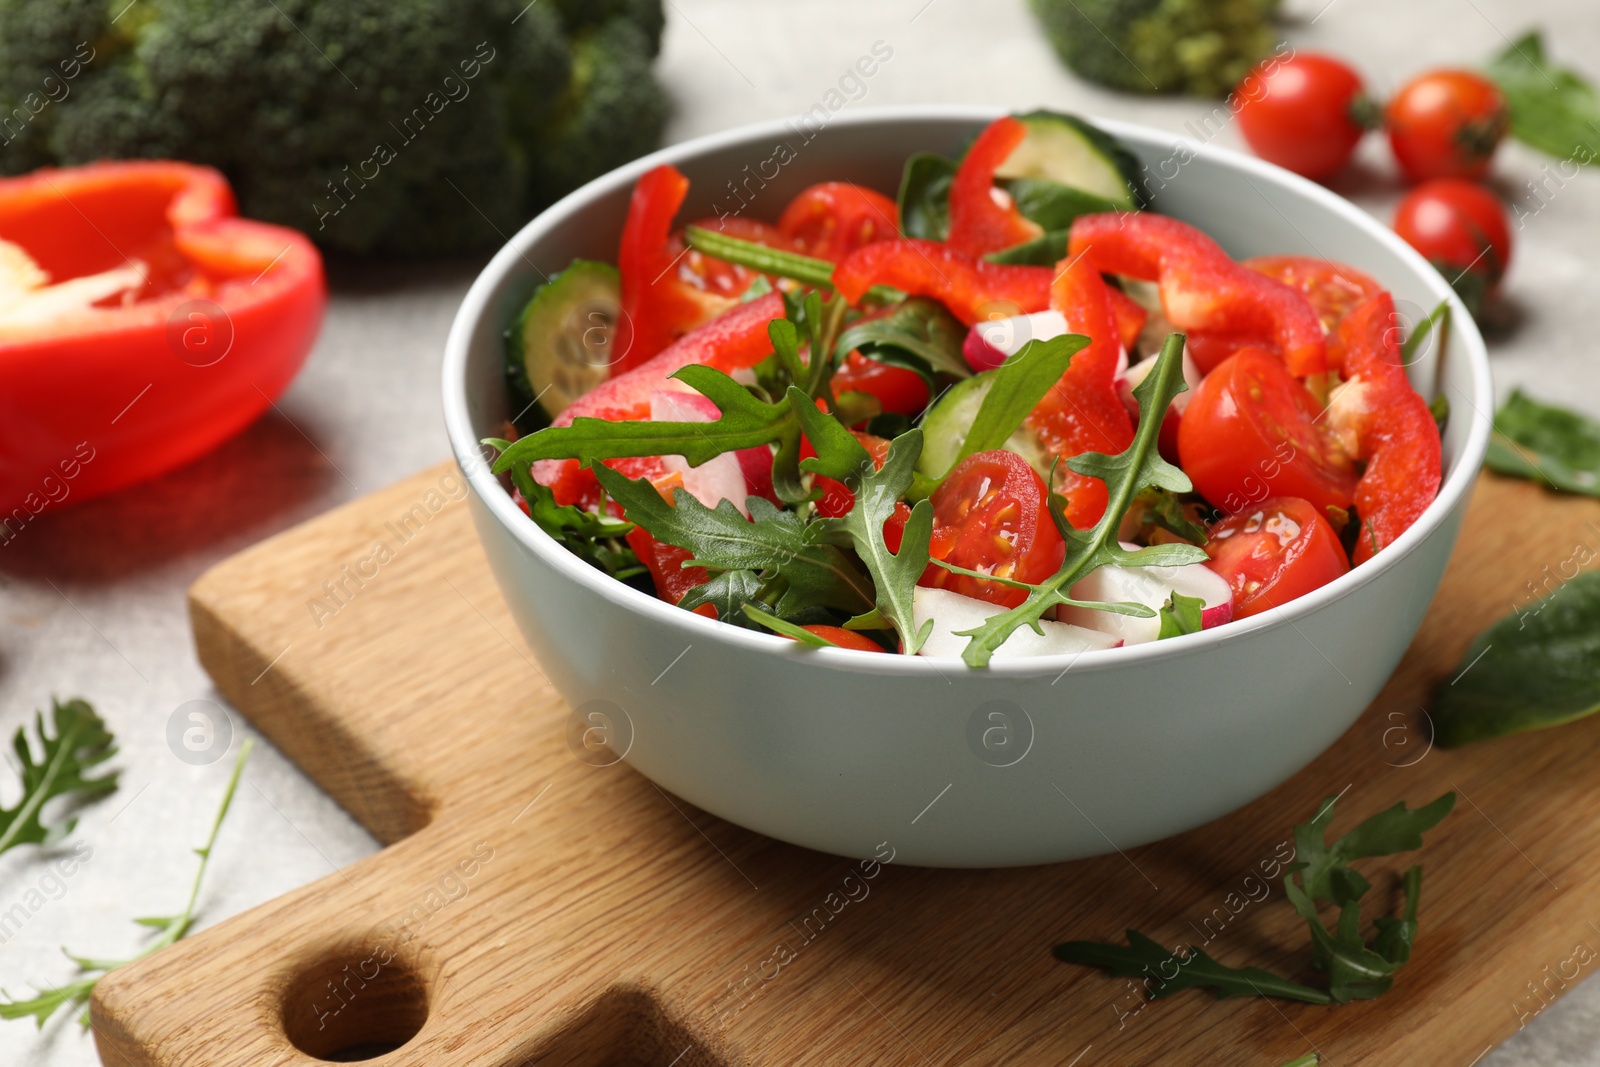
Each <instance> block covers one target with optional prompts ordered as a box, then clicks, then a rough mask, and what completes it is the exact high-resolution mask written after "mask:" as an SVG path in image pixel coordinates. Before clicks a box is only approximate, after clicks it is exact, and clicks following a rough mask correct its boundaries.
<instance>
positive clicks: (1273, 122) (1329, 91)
mask: <svg viewBox="0 0 1600 1067" xmlns="http://www.w3.org/2000/svg"><path fill="white" fill-rule="evenodd" d="M1365 94H1366V90H1365V88H1364V87H1363V86H1362V84H1361V76H1360V75H1359V74H1357V73H1356V72H1355V71H1354V70H1351V69H1350V67H1349V66H1348V65H1347V64H1345V63H1342V62H1340V61H1339V60H1337V59H1334V58H1333V57H1332V56H1326V55H1320V54H1317V53H1314V52H1298V53H1295V54H1294V55H1291V56H1288V57H1286V58H1284V57H1279V56H1271V57H1268V58H1267V59H1265V60H1263V61H1262V62H1261V63H1260V64H1259V65H1258V66H1257V67H1256V68H1255V69H1254V70H1252V71H1251V72H1250V73H1249V74H1247V75H1245V77H1244V80H1242V81H1241V82H1240V83H1239V86H1238V88H1237V89H1235V90H1234V99H1235V100H1236V101H1238V103H1237V105H1236V106H1237V108H1238V116H1239V131H1240V132H1241V133H1243V134H1244V139H1245V140H1246V141H1247V142H1249V144H1250V147H1251V148H1252V149H1254V150H1255V153H1256V155H1258V156H1260V157H1261V158H1262V159H1265V160H1266V161H1267V162H1269V163H1276V164H1277V165H1278V166H1280V167H1284V168H1286V169H1288V170H1292V171H1294V172H1295V173H1296V174H1301V175H1304V176H1305V177H1307V178H1313V179H1317V180H1319V181H1320V180H1321V179H1324V178H1329V177H1332V176H1333V175H1334V174H1336V173H1338V172H1339V171H1340V170H1342V169H1343V168H1344V166H1345V164H1346V163H1348V162H1349V161H1350V156H1351V153H1353V152H1354V151H1355V147H1356V145H1357V144H1358V143H1360V141H1361V137H1362V135H1363V134H1365V133H1366V128H1365V127H1364V126H1363V125H1362V124H1361V123H1360V122H1359V121H1357V114H1358V112H1359V110H1360V108H1361V104H1362V100H1363V99H1364V97H1365Z"/></svg>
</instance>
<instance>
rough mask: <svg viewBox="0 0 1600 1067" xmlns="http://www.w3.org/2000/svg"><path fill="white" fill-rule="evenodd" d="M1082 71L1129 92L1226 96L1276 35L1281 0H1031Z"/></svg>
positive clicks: (1063, 51) (1075, 68) (1063, 54)
mask: <svg viewBox="0 0 1600 1067" xmlns="http://www.w3.org/2000/svg"><path fill="white" fill-rule="evenodd" d="M1029 2H1030V4H1031V6H1032V7H1033V11H1034V14H1035V15H1037V16H1038V18H1039V21H1040V23H1041V24H1042V25H1043V26H1044V30H1045V35H1046V36H1047V37H1048V38H1049V39H1050V43H1051V44H1052V45H1054V46H1055V49H1056V51H1057V52H1059V53H1060V54H1061V58H1062V59H1064V60H1065V61H1066V63H1067V66H1069V67H1071V68H1072V69H1073V71H1074V72H1076V73H1077V74H1078V75H1079V76H1081V77H1084V78H1087V79H1089V80H1090V81H1093V82H1099V83H1100V84H1101V85H1108V86H1110V87H1111V88H1113V89H1121V90H1124V91H1126V92H1134V93H1192V94H1195V95H1199V96H1223V95H1225V94H1227V93H1228V92H1229V91H1230V90H1232V89H1233V87H1234V86H1235V85H1237V84H1239V80H1240V79H1241V78H1243V77H1244V76H1245V74H1247V73H1248V72H1249V70H1250V68H1251V67H1252V66H1253V65H1254V64H1255V63H1256V61H1257V60H1259V59H1261V58H1262V57H1263V56H1265V55H1266V54H1267V53H1268V52H1269V51H1271V49H1272V47H1273V45H1274V44H1275V43H1276V40H1277V35H1276V33H1275V32H1274V31H1273V28H1272V27H1271V26H1270V25H1269V24H1268V21H1267V20H1268V18H1269V16H1271V15H1272V14H1273V12H1274V11H1275V10H1276V9H1277V6H1278V0H1029Z"/></svg>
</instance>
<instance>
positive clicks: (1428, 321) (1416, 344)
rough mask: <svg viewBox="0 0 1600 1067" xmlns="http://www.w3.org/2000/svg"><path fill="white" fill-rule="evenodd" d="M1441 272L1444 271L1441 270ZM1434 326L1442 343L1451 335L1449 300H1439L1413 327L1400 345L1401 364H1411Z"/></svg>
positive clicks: (1405, 365)
mask: <svg viewBox="0 0 1600 1067" xmlns="http://www.w3.org/2000/svg"><path fill="white" fill-rule="evenodd" d="M1440 273H1443V272H1442V271H1441V272H1440ZM1445 277H1449V275H1448V274H1446V275H1445ZM1434 327H1438V329H1439V337H1440V338H1441V344H1442V343H1443V339H1446V338H1448V337H1449V336H1450V304H1449V302H1448V301H1444V300H1441V301H1439V303H1438V305H1437V306H1436V307H1435V308H1434V309H1433V310H1432V311H1430V312H1428V317H1427V318H1425V319H1423V320H1422V321H1421V322H1419V323H1417V324H1416V326H1414V327H1412V329H1411V333H1410V334H1408V335H1407V336H1406V339H1405V343H1404V344H1402V345H1401V346H1400V365H1401V366H1402V367H1409V366H1411V363H1412V361H1413V360H1414V359H1415V358H1416V355H1417V349H1419V348H1421V347H1422V343H1423V342H1424V341H1426V340H1427V339H1428V337H1429V336H1430V335H1431V334H1432V333H1433V330H1434ZM1441 355H1442V353H1441ZM1440 395H1441V396H1442V395H1443V394H1442V393H1441V394H1440Z"/></svg>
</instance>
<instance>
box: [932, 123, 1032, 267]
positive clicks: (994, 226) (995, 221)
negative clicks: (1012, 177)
mask: <svg viewBox="0 0 1600 1067" xmlns="http://www.w3.org/2000/svg"><path fill="white" fill-rule="evenodd" d="M1027 136H1028V127H1027V126H1026V125H1024V124H1023V123H1022V122H1021V121H1019V120H1017V119H1015V118H1012V117H1011V116H1010V115H1006V116H1003V117H1001V118H998V119H995V120H994V121H993V122H991V123H990V124H989V125H988V126H986V127H984V129H983V132H982V133H980V134H978V137H977V139H976V140H974V141H973V142H972V146H971V147H970V148H968V149H967V154H966V155H965V156H963V157H962V159H961V166H960V167H959V168H958V169H957V170H956V175H955V178H954V180H952V181H951V183H950V243H951V244H952V245H954V246H955V247H957V248H959V249H961V250H962V251H963V252H971V253H972V254H973V255H975V256H981V255H985V254H987V253H989V252H998V251H1000V249H1002V248H1010V247H1011V246H1012V245H1017V244H1021V243H1022V242H1024V241H1031V240H1033V239H1034V238H1035V237H1038V236H1040V235H1042V234H1043V233H1044V229H1043V228H1042V227H1041V226H1040V225H1039V224H1038V223H1036V222H1034V221H1032V220H1031V219H1028V218H1026V217H1025V216H1024V215H1023V214H1022V212H1020V211H1018V210H1017V206H1016V204H1015V203H1013V202H1012V200H1011V197H1010V196H1008V195H1007V194H1006V192H1005V190H1003V189H1000V188H998V187H996V185H995V184H994V172H995V171H997V170H999V169H1000V167H1001V166H1002V165H1003V164H1004V163H1005V161H1006V159H1007V158H1008V157H1010V155H1011V153H1012V152H1013V151H1015V150H1016V147H1017V146H1018V145H1020V144H1021V143H1022V142H1023V140H1024V139H1025V138H1026V137H1027Z"/></svg>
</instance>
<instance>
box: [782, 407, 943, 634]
mask: <svg viewBox="0 0 1600 1067" xmlns="http://www.w3.org/2000/svg"><path fill="white" fill-rule="evenodd" d="M789 401H790V403H791V404H793V405H794V408H795V411H796V414H798V415H799V417H800V423H801V425H802V426H803V427H804V428H805V434H806V438H807V440H809V441H810V442H811V447H812V448H814V449H816V452H817V454H816V456H815V457H813V458H811V459H807V460H805V461H804V462H803V463H801V464H800V466H801V467H802V468H803V469H805V470H807V471H810V472H811V473H813V474H823V475H826V476H827V477H829V478H833V479H834V480H836V481H839V482H843V483H844V485H845V487H846V488H847V489H849V490H850V491H851V492H852V493H854V494H855V500H856V502H855V506H854V507H853V508H851V509H850V511H849V512H847V513H846V514H844V515H842V516H840V517H838V518H832V519H819V520H818V521H817V522H816V523H815V524H813V525H816V526H820V527H821V528H822V530H823V533H824V536H826V537H828V538H829V539H830V540H832V541H834V542H836V543H844V544H849V545H850V546H851V547H853V548H854V549H855V552H856V556H857V557H859V558H860V560H861V562H862V563H863V564H865V565H866V568H867V572H868V573H869V574H871V575H872V581H873V586H874V588H875V590H876V597H875V599H874V610H873V611H871V612H870V613H864V614H866V615H870V618H865V617H861V616H858V617H857V618H855V619H852V620H851V624H852V625H855V626H857V627H861V628H868V629H877V628H882V627H893V628H894V629H895V631H896V632H897V633H899V635H900V639H901V646H902V648H903V650H904V651H905V653H906V655H916V653H917V651H918V650H919V649H921V648H922V642H923V641H924V640H925V639H926V638H927V636H928V631H929V630H931V629H932V628H933V620H931V619H930V620H928V622H927V623H926V624H925V625H924V626H923V627H922V629H921V630H920V631H919V630H918V629H917V628H916V623H915V615H914V614H913V612H912V596H913V594H914V593H915V591H916V586H917V579H918V578H920V577H921V576H922V572H923V571H924V570H925V569H927V566H928V539H929V537H930V536H931V535H932V533H933V505H932V504H930V503H928V502H927V501H926V500H920V501H918V502H917V505H916V507H914V508H912V509H911V517H910V518H909V519H908V520H907V521H906V524H905V530H904V532H903V533H902V535H901V540H900V549H899V551H898V552H894V551H891V550H890V549H889V546H888V544H887V543H885V541H884V535H883V525H884V523H885V522H887V521H888V520H889V518H890V516H892V515H893V514H894V511H895V505H896V504H897V503H899V501H900V498H901V497H902V496H904V495H905V492H906V490H907V488H909V487H910V485H911V479H912V477H913V475H914V473H915V470H916V465H917V457H918V456H919V455H921V453H922V431H921V430H920V429H914V430H908V431H907V432H906V433H904V434H901V435H900V436H899V437H897V438H895V439H894V440H893V441H891V442H890V443H889V454H888V455H887V456H886V457H885V458H884V461H883V468H882V469H881V470H880V469H878V468H877V466H876V465H875V464H874V463H873V461H872V456H871V455H870V454H869V453H868V452H867V450H866V449H865V448H863V447H862V445H861V442H860V441H857V440H856V438H855V435H854V434H852V433H851V432H850V431H849V430H847V429H845V427H844V424H843V423H841V422H839V420H838V419H835V418H833V417H832V416H830V415H827V414H825V413H824V412H821V411H818V410H817V409H816V406H815V405H814V404H812V403H811V402H810V401H809V400H807V399H806V397H805V396H804V395H803V394H801V393H800V392H799V390H795V389H791V390H790V392H789Z"/></svg>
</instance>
